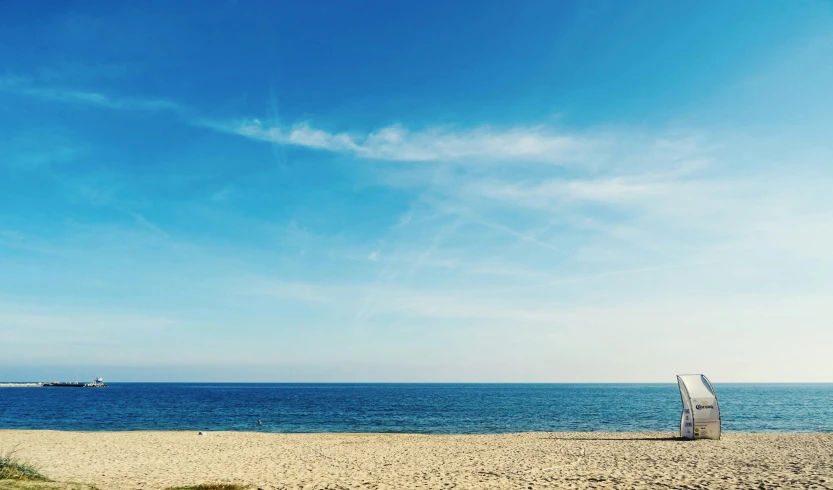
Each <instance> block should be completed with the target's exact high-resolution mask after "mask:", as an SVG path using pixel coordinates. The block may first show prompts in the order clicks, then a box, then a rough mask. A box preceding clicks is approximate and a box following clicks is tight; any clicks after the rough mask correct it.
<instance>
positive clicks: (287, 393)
mask: <svg viewBox="0 0 833 490" xmlns="http://www.w3.org/2000/svg"><path fill="white" fill-rule="evenodd" d="M715 390H716V391H717V395H718V398H719V401H720V407H721V413H722V418H723V429H724V430H725V431H744V432H765V431H785V432H794V431H813V432H831V431H833V384H724V385H715ZM680 411H681V403H680V394H679V391H678V389H677V385H676V384H221V383H217V384H214V383H212V384H198V383H113V384H111V385H110V387H109V388H104V389H76V388H0V428H4V429H56V430H85V431H122V430H195V431H196V430H203V431H216V430H230V431H263V432H407V433H425V434H488V433H502V432H525V431H611V432H620V431H634V432H639V431H667V432H671V431H673V432H676V431H678V429H679V417H680ZM258 420H261V421H262V425H258V424H257V421H258Z"/></svg>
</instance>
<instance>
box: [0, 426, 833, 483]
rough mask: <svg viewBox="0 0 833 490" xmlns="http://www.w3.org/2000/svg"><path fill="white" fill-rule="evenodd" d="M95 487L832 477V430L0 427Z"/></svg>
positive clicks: (61, 475)
mask: <svg viewBox="0 0 833 490" xmlns="http://www.w3.org/2000/svg"><path fill="white" fill-rule="evenodd" d="M13 446H17V447H18V454H19V456H21V457H22V458H24V459H28V460H30V461H33V462H35V463H37V464H40V465H41V467H42V471H43V473H45V474H46V475H47V476H49V477H51V478H53V479H55V480H61V481H77V482H85V483H90V484H95V485H96V486H98V487H99V488H101V489H103V490H104V489H114V490H118V489H138V488H141V489H162V488H166V487H169V486H174V485H186V484H195V483H205V482H228V483H240V484H250V485H253V488H263V489H283V488H286V489H346V488H361V489H423V488H432V489H447V488H490V489H491V488H495V489H502V488H507V489H508V488H512V489H516V488H520V489H529V488H532V489H538V488H622V489H626V488H691V489H694V488H829V489H833V434H725V435H724V437H723V439H722V440H720V441H679V440H674V439H673V436H672V435H670V434H648V433H640V434H621V433H618V434H612V433H525V434H502V435H464V436H463V435H461V436H441V435H412V434H267V433H240V432H209V433H205V434H204V435H198V434H197V433H196V432H104V433H102V432H99V433H89V432H54V431H16V430H3V431H0V450H3V449H7V448H10V447H13Z"/></svg>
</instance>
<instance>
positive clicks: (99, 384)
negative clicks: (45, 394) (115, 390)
mask: <svg viewBox="0 0 833 490" xmlns="http://www.w3.org/2000/svg"><path fill="white" fill-rule="evenodd" d="M40 387H56V388H107V383H105V382H104V380H103V379H101V378H96V379H94V380H92V381H89V382H86V383H81V382H78V381H46V382H38V383H0V388H40Z"/></svg>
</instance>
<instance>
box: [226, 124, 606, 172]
mask: <svg viewBox="0 0 833 490" xmlns="http://www.w3.org/2000/svg"><path fill="white" fill-rule="evenodd" d="M213 127H215V128H217V129H222V130H224V131H228V132H231V133H234V134H239V135H241V136H245V137H247V138H252V139H255V140H259V141H266V142H271V143H279V144H286V145H295V146H303V147H307V148H313V149H318V150H326V151H331V152H337V153H345V154H351V155H355V156H357V157H360V158H368V159H374V160H392V161H413V162H420V161H461V160H474V161H486V162H488V161H507V160H509V161H519V162H541V163H552V164H561V165H570V164H574V163H576V162H577V161H580V162H584V161H586V160H587V159H590V158H592V156H593V152H594V151H595V150H596V148H595V147H594V145H595V143H594V142H591V141H588V140H586V139H585V138H582V137H580V136H577V135H574V134H570V133H567V132H558V131H555V130H553V129H551V128H547V127H545V126H524V127H511V128H508V129H499V128H493V127H488V126H484V127H479V128H475V129H466V130H453V129H450V128H429V129H425V130H421V131H411V130H408V129H406V128H405V127H403V126H399V125H396V126H388V127H383V128H380V129H377V130H375V131H372V132H370V133H366V134H354V133H333V132H328V131H324V130H322V129H317V128H315V127H313V126H311V125H310V124H308V123H301V124H296V125H294V126H292V127H289V128H281V127H271V126H268V125H265V124H264V123H263V122H261V121H260V120H258V119H251V120H247V121H245V122H243V123H241V124H237V125H228V126H226V125H213Z"/></svg>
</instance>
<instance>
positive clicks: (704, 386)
mask: <svg viewBox="0 0 833 490" xmlns="http://www.w3.org/2000/svg"><path fill="white" fill-rule="evenodd" d="M677 384H678V385H680V396H681V397H682V399H683V414H682V417H681V418H680V437H682V438H683V439H720V406H719V405H718V404H717V395H716V394H715V392H714V388H712V384H711V383H709V380H708V378H706V377H705V376H703V375H702V374H680V375H677Z"/></svg>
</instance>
